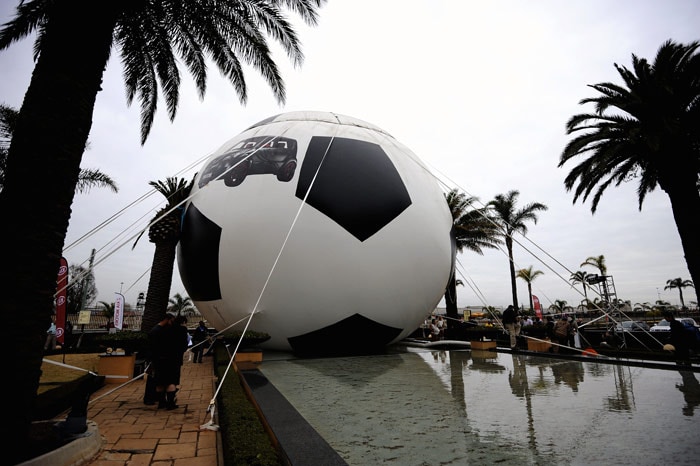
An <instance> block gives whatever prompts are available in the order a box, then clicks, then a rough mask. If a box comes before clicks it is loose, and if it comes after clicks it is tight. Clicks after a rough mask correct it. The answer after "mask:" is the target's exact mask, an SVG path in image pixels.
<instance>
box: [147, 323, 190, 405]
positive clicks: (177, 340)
mask: <svg viewBox="0 0 700 466" xmlns="http://www.w3.org/2000/svg"><path fill="white" fill-rule="evenodd" d="M174 320H175V314H174V313H167V314H165V315H164V316H163V319H161V321H160V322H158V323H157V324H156V325H155V327H153V329H152V330H151V331H150V332H149V333H148V339H149V343H150V347H151V357H152V364H153V370H154V372H155V374H154V375H155V381H156V394H157V398H158V408H165V409H167V410H172V409H176V408H177V407H178V405H177V404H175V393H176V391H177V383H178V379H179V375H180V365H181V364H182V353H183V350H182V347H183V342H182V341H181V340H182V338H181V337H182V335H181V334H180V333H179V332H178V331H177V329H176V328H175V326H174V325H173V321H174ZM185 348H186V343H185Z"/></svg>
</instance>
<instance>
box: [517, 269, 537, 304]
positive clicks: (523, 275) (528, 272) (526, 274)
mask: <svg viewBox="0 0 700 466" xmlns="http://www.w3.org/2000/svg"><path fill="white" fill-rule="evenodd" d="M540 275H544V272H543V271H541V270H532V266H530V267H528V268H526V269H520V270H518V272H517V273H516V274H515V276H516V277H517V278H520V279H522V280H523V281H524V282H525V283H527V295H528V296H529V297H530V312H532V311H533V310H534V307H533V305H532V281H533V280H534V279H535V278H537V277H539V276H540Z"/></svg>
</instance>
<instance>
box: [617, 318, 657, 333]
mask: <svg viewBox="0 0 700 466" xmlns="http://www.w3.org/2000/svg"><path fill="white" fill-rule="evenodd" d="M615 331H616V332H636V331H643V332H648V331H649V326H648V325H647V323H646V322H643V321H641V320H626V321H624V322H620V323H618V324H617V325H616V326H615Z"/></svg>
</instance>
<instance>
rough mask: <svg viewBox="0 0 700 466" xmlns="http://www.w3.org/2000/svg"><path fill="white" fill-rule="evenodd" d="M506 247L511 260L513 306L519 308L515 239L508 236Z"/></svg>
mask: <svg viewBox="0 0 700 466" xmlns="http://www.w3.org/2000/svg"><path fill="white" fill-rule="evenodd" d="M506 248H507V249H508V260H509V261H510V264H509V265H510V286H511V290H512V291H513V307H514V308H515V309H516V311H517V310H518V288H517V286H516V284H515V263H514V262H513V240H512V239H511V238H510V236H507V237H506Z"/></svg>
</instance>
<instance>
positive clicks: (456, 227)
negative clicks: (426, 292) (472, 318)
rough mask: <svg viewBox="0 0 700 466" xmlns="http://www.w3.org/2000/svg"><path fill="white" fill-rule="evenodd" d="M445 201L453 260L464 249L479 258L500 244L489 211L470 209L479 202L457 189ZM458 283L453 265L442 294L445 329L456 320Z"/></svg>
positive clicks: (451, 325)
mask: <svg viewBox="0 0 700 466" xmlns="http://www.w3.org/2000/svg"><path fill="white" fill-rule="evenodd" d="M445 198H446V199H447V205H448V206H449V209H450V212H451V213H452V222H453V224H452V225H453V226H452V235H453V237H454V240H455V256H456V254H458V253H461V252H462V251H463V250H465V249H468V250H470V251H473V252H475V253H477V254H480V255H483V254H484V252H483V249H484V248H495V247H497V245H498V244H500V243H501V241H500V239H499V238H498V230H497V229H496V224H495V223H494V221H493V220H492V219H491V218H490V209H488V208H487V207H482V208H474V204H476V203H477V202H478V201H479V199H478V198H477V197H474V196H467V195H466V194H464V193H461V192H459V191H458V190H457V189H452V190H451V191H450V192H448V193H447V194H445ZM454 262H456V260H455V261H454ZM459 283H460V281H459V280H457V268H456V264H453V267H452V274H451V275H450V280H449V282H448V283H447V289H446V290H445V315H446V317H447V326H448V328H452V327H454V326H455V323H456V322H457V320H458V318H459V314H458V312H457V284H459Z"/></svg>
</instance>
